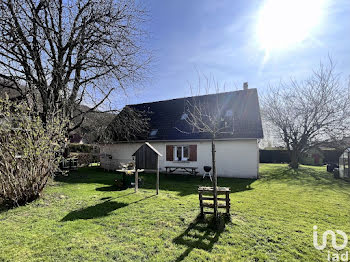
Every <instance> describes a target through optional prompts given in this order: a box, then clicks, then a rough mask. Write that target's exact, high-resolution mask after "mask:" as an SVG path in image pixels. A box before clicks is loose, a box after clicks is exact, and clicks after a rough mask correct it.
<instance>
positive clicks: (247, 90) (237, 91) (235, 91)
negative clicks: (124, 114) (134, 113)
mask: <svg viewBox="0 0 350 262" xmlns="http://www.w3.org/2000/svg"><path fill="white" fill-rule="evenodd" d="M251 90H254V91H257V88H249V89H246V90H234V91H227V92H221V93H213V94H205V95H199V96H185V97H178V98H172V99H165V100H158V101H153V102H144V103H139V104H128V105H126V106H136V105H145V104H153V103H159V102H168V101H174V100H180V99H186V98H192V97H205V96H212V95H222V94H228V93H240V92H250V91H251Z"/></svg>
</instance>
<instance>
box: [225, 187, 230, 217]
mask: <svg viewBox="0 0 350 262" xmlns="http://www.w3.org/2000/svg"><path fill="white" fill-rule="evenodd" d="M230 204H231V203H230V192H229V191H227V192H226V214H227V215H229V214H230Z"/></svg>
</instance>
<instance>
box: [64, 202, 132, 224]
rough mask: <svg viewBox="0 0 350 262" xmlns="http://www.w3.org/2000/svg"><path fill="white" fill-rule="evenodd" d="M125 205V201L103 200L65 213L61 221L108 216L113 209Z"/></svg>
mask: <svg viewBox="0 0 350 262" xmlns="http://www.w3.org/2000/svg"><path fill="white" fill-rule="evenodd" d="M127 205H128V204H126V203H121V202H116V201H111V200H110V199H109V200H107V201H104V202H103V203H100V204H97V205H94V206H90V207H87V208H84V209H80V210H76V211H72V212H70V213H69V214H68V215H66V216H65V217H64V218H62V220H61V221H62V222H64V221H74V220H77V219H94V218H98V217H105V216H108V215H109V214H110V213H111V212H113V211H114V210H117V209H119V208H122V207H125V206H127Z"/></svg>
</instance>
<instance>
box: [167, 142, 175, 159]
mask: <svg viewBox="0 0 350 262" xmlns="http://www.w3.org/2000/svg"><path fill="white" fill-rule="evenodd" d="M173 160H174V146H170V145H167V146H166V161H173Z"/></svg>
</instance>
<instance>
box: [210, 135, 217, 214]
mask: <svg viewBox="0 0 350 262" xmlns="http://www.w3.org/2000/svg"><path fill="white" fill-rule="evenodd" d="M214 139H215V136H213V138H212V140H211V157H212V164H213V197H214V219H217V217H218V192H217V189H218V188H217V186H218V179H217V174H216V159H215V152H216V149H215V142H214Z"/></svg>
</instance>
